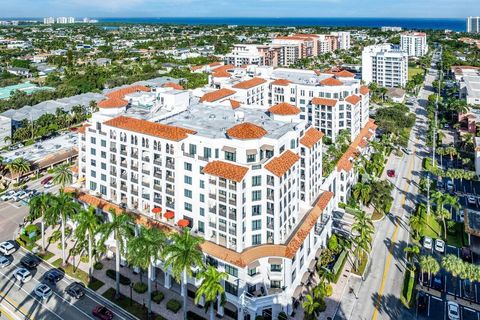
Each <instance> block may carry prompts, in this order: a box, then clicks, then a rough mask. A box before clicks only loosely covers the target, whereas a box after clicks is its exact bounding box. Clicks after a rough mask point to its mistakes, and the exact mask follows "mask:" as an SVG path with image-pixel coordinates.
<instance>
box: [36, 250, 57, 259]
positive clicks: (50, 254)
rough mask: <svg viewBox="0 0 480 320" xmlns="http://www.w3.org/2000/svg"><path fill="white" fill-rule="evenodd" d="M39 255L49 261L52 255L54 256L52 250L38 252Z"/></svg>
mask: <svg viewBox="0 0 480 320" xmlns="http://www.w3.org/2000/svg"><path fill="white" fill-rule="evenodd" d="M37 256H39V257H40V258H42V259H43V260H45V261H47V260H49V259H50V258H51V257H53V256H54V254H53V253H51V252H50V251H48V250H46V251H45V253H41V252H39V253H37Z"/></svg>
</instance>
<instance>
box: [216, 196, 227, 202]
mask: <svg viewBox="0 0 480 320" xmlns="http://www.w3.org/2000/svg"><path fill="white" fill-rule="evenodd" d="M218 201H220V202H227V198H226V197H224V196H219V197H218Z"/></svg>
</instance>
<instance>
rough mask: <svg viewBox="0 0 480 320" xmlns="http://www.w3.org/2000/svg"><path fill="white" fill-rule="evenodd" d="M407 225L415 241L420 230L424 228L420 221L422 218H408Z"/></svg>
mask: <svg viewBox="0 0 480 320" xmlns="http://www.w3.org/2000/svg"><path fill="white" fill-rule="evenodd" d="M409 224H410V228H411V230H412V233H413V237H414V238H415V239H417V238H418V236H419V235H420V230H422V229H423V226H424V220H423V219H422V216H421V215H420V214H414V215H412V216H410V220H409Z"/></svg>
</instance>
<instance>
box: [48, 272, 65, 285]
mask: <svg viewBox="0 0 480 320" xmlns="http://www.w3.org/2000/svg"><path fill="white" fill-rule="evenodd" d="M64 276H65V275H64V274H63V272H62V271H60V270H58V269H52V270H50V271H48V272H47V273H45V275H44V278H45V280H47V281H50V282H51V283H57V282H58V281H60V280H62V279H63V277H64Z"/></svg>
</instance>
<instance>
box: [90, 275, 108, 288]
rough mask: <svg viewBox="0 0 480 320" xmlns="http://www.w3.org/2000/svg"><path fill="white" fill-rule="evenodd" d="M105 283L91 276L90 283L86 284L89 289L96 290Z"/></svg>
mask: <svg viewBox="0 0 480 320" xmlns="http://www.w3.org/2000/svg"><path fill="white" fill-rule="evenodd" d="M104 284H105V283H103V281H100V280H98V279H97V278H95V277H92V280H91V281H90V283H89V284H88V287H89V288H90V289H92V290H93V291H97V290H98V289H100V288H101V287H103V285H104Z"/></svg>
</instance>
